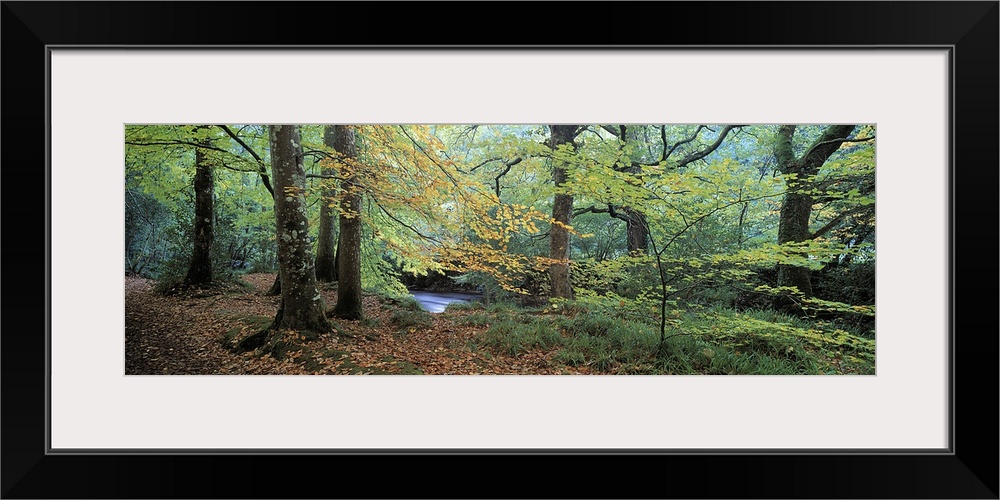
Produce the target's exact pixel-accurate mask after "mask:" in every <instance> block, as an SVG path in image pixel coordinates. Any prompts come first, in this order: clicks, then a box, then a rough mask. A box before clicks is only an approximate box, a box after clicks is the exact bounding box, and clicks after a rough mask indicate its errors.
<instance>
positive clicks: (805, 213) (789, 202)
mask: <svg viewBox="0 0 1000 500" xmlns="http://www.w3.org/2000/svg"><path fill="white" fill-rule="evenodd" d="M854 128H855V126H854V125H831V126H829V127H827V128H826V129H825V130H824V131H823V133H822V134H821V135H820V137H819V138H817V139H816V140H815V141H814V142H813V143H812V144H811V145H810V146H809V148H808V149H807V150H806V152H805V153H803V154H802V155H799V156H796V155H795V153H794V151H793V147H792V139H793V137H794V135H795V129H796V126H795V125H782V126H781V127H779V128H778V135H777V142H776V145H775V149H774V156H775V158H776V159H777V160H778V171H779V172H781V173H782V174H783V175H785V176H788V177H787V178H788V191H787V193H786V194H785V197H784V200H783V201H782V204H781V214H780V216H779V219H778V244H779V245H782V244H786V243H801V242H805V241H808V240H810V239H813V237H812V235H811V233H810V232H809V218H810V215H811V214H812V206H813V202H814V200H813V196H812V194H810V193H811V192H812V189H813V188H814V185H813V180H814V178H815V176H816V174H817V172H819V168H820V167H821V166H823V164H824V163H825V162H826V160H827V159H828V158H830V156H831V155H832V154H833V153H834V152H835V151H837V150H838V149H840V146H841V145H842V144H843V143H844V142H846V141H849V139H848V136H849V135H850V134H851V132H852V131H853V130H854ZM778 286H779V287H781V286H793V287H795V288H798V290H799V291H800V292H802V294H803V295H804V296H806V297H811V296H812V294H813V291H812V283H811V279H810V270H809V268H808V267H803V266H795V265H790V264H780V265H778Z"/></svg>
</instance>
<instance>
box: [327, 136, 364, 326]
mask: <svg viewBox="0 0 1000 500" xmlns="http://www.w3.org/2000/svg"><path fill="white" fill-rule="evenodd" d="M334 149H336V151H337V153H339V155H340V157H341V160H342V161H343V162H344V163H346V165H347V168H345V169H341V170H342V173H343V172H347V173H348V175H347V176H346V179H345V180H344V181H343V182H342V183H341V188H342V189H343V197H342V198H341V201H340V238H339V239H338V242H337V256H336V262H337V275H338V276H337V277H338V280H337V305H336V306H335V307H334V310H333V314H334V315H335V316H337V317H338V318H343V319H361V318H362V317H364V314H363V311H362V305H361V298H362V295H361V218H360V215H361V213H360V210H361V191H360V186H359V185H358V176H357V174H356V171H355V169H356V165H354V164H353V163H354V162H355V160H356V159H357V156H358V152H357V147H356V146H355V143H354V128H353V127H352V126H350V125H337V126H335V127H334Z"/></svg>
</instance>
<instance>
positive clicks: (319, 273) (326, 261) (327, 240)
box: [316, 125, 337, 282]
mask: <svg viewBox="0 0 1000 500" xmlns="http://www.w3.org/2000/svg"><path fill="white" fill-rule="evenodd" d="M334 135H335V134H334V126H333V125H327V126H326V128H325V129H324V132H323V143H324V144H325V145H327V146H329V147H331V148H334V149H336V147H337V146H336V144H335V140H334ZM321 173H322V174H323V175H334V174H336V170H335V169H333V168H324V169H323V171H322V172H321ZM336 194H337V193H336V191H335V190H334V189H333V188H331V187H324V188H323V190H322V192H321V193H320V196H321V198H320V204H319V238H318V239H317V241H316V279H318V280H320V281H327V282H334V281H337V217H336V216H335V215H334V211H335V209H334V207H332V206H331V205H330V204H331V203H333V199H334V197H335V196H336Z"/></svg>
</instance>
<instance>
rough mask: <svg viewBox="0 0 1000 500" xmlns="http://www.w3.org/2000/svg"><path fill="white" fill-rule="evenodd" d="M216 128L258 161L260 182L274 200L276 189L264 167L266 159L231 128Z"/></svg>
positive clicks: (222, 126) (221, 126) (223, 126)
mask: <svg viewBox="0 0 1000 500" xmlns="http://www.w3.org/2000/svg"><path fill="white" fill-rule="evenodd" d="M216 126H217V127H219V128H221V129H222V131H223V132H225V133H226V134H227V135H229V137H232V139H233V140H234V141H236V143H237V144H239V145H240V146H242V147H243V149H244V150H246V152H247V153H250V156H252V157H253V159H254V160H257V166H258V167H260V168H259V170H258V171H257V174H258V175H260V180H261V182H263V183H264V188H265V189H267V192H268V193H271V198H274V187H272V186H271V178H270V177H268V175H267V166H266V165H264V159H263V158H261V157H260V155H259V154H257V152H256V151H254V150H253V148H251V147H250V146H248V145H247V143H245V142H243V139H240V138H239V136H238V135H236V134H235V133H234V132H233V131H232V130H230V129H229V127H227V126H225V125H216Z"/></svg>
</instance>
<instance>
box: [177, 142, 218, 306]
mask: <svg viewBox="0 0 1000 500" xmlns="http://www.w3.org/2000/svg"><path fill="white" fill-rule="evenodd" d="M202 144H203V145H207V141H202ZM194 157H195V160H194V161H195V174H194V242H193V243H194V246H193V251H192V253H191V265H190V266H189V267H188V271H187V275H186V276H185V277H184V285H185V286H192V285H204V284H207V283H211V282H212V240H213V239H214V227H213V224H212V218H213V215H214V208H213V202H214V200H213V196H214V194H215V179H214V177H213V175H212V167H211V166H210V165H208V160H207V158H206V155H205V152H204V150H203V149H201V148H195V152H194Z"/></svg>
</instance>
